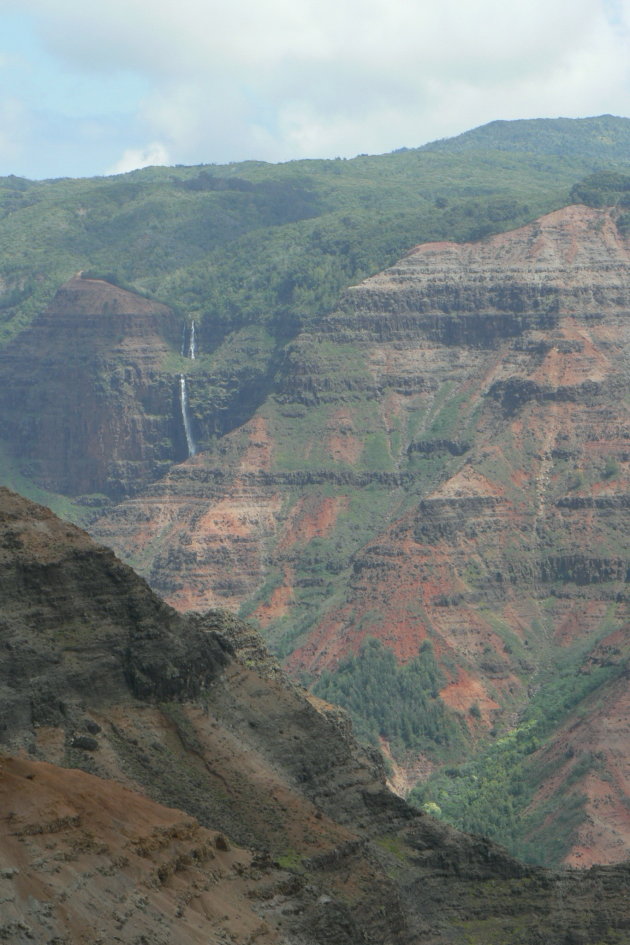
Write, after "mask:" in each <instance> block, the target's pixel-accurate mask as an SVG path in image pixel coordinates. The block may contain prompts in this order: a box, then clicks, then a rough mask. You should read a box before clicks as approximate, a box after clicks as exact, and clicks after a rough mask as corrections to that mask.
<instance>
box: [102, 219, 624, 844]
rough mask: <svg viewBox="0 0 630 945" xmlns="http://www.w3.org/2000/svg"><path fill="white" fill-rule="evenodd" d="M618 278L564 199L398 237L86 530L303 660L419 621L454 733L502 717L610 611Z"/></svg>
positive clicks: (167, 587) (615, 574)
mask: <svg viewBox="0 0 630 945" xmlns="http://www.w3.org/2000/svg"><path fill="white" fill-rule="evenodd" d="M629 275H630V259H629V251H628V243H627V240H626V239H625V238H624V237H623V236H622V235H621V234H620V232H619V231H618V230H617V227H616V225H615V220H614V214H613V213H611V212H610V211H606V210H596V209H591V208H586V207H580V206H571V207H567V208H566V209H564V210H561V211H557V212H555V213H553V214H551V215H549V216H547V217H543V218H541V219H540V220H538V221H536V222H535V223H534V224H531V225H529V226H527V227H523V228H521V229H519V230H516V231H512V232H510V233H507V234H501V235H498V236H494V237H488V238H486V239H485V240H482V241H480V242H478V243H474V244H448V243H441V244H426V245H423V246H420V247H418V248H417V249H415V250H412V251H411V252H410V253H409V254H408V255H407V256H406V257H404V258H403V259H402V260H401V261H400V262H399V263H398V264H397V265H396V266H394V267H392V268H391V269H389V270H386V271H385V272H383V273H382V274H379V275H377V276H375V277H372V278H370V279H368V280H366V281H365V282H363V283H361V284H359V285H357V286H355V287H352V288H350V289H349V290H348V291H347V292H346V294H345V295H344V297H343V298H342V300H341V303H340V306H339V308H338V310H337V311H336V312H333V313H332V314H331V315H330V316H327V317H325V318H323V319H322V320H321V323H320V325H319V326H318V328H317V331H311V332H302V333H301V334H299V335H298V336H297V337H296V339H295V340H294V341H293V342H292V343H291V344H290V345H289V346H288V350H287V354H286V362H285V365H284V370H283V372H282V375H281V376H280V377H279V378H278V381H277V385H276V388H275V389H274V391H273V393H272V395H271V396H270V397H269V398H268V399H267V400H266V402H265V403H264V404H263V405H262V406H261V407H260V408H259V409H258V410H257V411H256V412H255V414H254V416H253V417H252V418H251V420H249V421H247V422H246V423H245V424H243V425H241V426H240V427H238V428H237V429H235V430H234V431H233V432H231V433H229V434H228V435H226V436H224V437H221V438H220V439H219V440H218V441H217V444H216V446H215V447H214V448H208V449H205V450H204V451H203V453H202V454H200V455H198V456H196V457H194V458H193V459H190V460H188V461H187V462H184V463H181V464H178V465H176V466H174V467H173V468H172V469H171V470H170V471H169V473H168V474H167V475H165V476H164V477H163V478H161V479H160V480H159V481H157V482H155V483H153V484H152V485H150V486H149V487H148V488H147V489H145V491H144V492H143V493H142V494H141V495H139V496H137V497H132V498H129V499H127V500H125V501H123V502H122V503H119V504H118V505H117V506H115V507H113V508H111V509H110V510H108V512H107V514H106V515H105V516H104V517H102V518H101V519H99V520H97V521H95V522H94V523H93V525H92V526H91V528H92V531H93V533H94V534H95V535H96V536H98V537H99V538H100V539H101V540H103V541H105V542H106V543H107V544H109V545H111V546H112V547H113V548H115V549H116V550H117V551H118V553H120V554H121V555H122V556H123V557H124V558H126V560H129V561H131V562H132V563H133V564H134V566H135V567H136V568H137V569H138V570H139V571H140V573H143V574H144V575H145V576H146V577H147V578H148V580H149V581H150V583H151V584H152V586H154V587H155V588H156V589H157V590H158V591H159V592H160V593H161V594H163V595H164V597H165V598H166V599H167V600H168V601H169V602H170V603H171V604H173V605H174V606H176V607H178V608H179V609H181V610H189V609H193V610H204V609H206V608H207V607H216V606H220V607H227V608H230V609H233V610H236V609H239V610H240V613H241V614H243V615H246V616H250V617H252V618H254V619H255V620H257V621H258V622H259V624H260V625H261V626H262V627H263V628H264V629H265V634H266V636H267V638H268V639H269V640H270V641H271V642H272V644H273V645H274V647H275V648H276V649H277V651H278V652H279V653H281V654H283V655H284V656H285V657H286V665H287V667H288V668H289V669H290V670H291V671H292V672H293V673H294V674H298V675H299V674H306V676H304V678H307V679H313V677H317V676H319V675H320V674H321V673H322V672H323V671H325V670H332V671H333V672H334V670H335V668H336V667H337V666H338V665H339V662H340V661H341V660H343V659H344V657H346V656H347V655H348V654H352V653H355V654H356V653H358V652H359V649H360V647H361V645H362V643H363V642H364V641H365V640H366V639H367V638H377V639H379V640H381V641H382V642H383V644H384V645H385V646H387V647H389V648H391V649H393V650H394V652H395V653H396V656H397V658H398V660H399V661H401V662H403V663H404V662H406V661H408V660H410V659H412V658H413V657H414V656H415V655H416V654H417V653H418V650H419V647H420V646H421V645H422V643H423V642H424V641H426V640H429V641H430V642H431V643H432V645H433V647H434V649H435V652H436V654H437V657H438V660H439V662H440V663H441V665H442V667H443V671H444V676H445V678H444V682H443V685H442V688H441V690H440V697H441V699H442V701H443V702H444V704H445V705H446V706H447V707H448V708H449V709H451V710H453V712H455V713H457V714H458V716H459V717H460V718H461V719H462V720H463V722H464V725H465V728H466V730H467V733H468V737H469V738H470V739H472V740H475V739H479V738H483V737H484V732H488V731H489V730H491V729H492V730H494V731H501V730H504V729H505V727H506V725H508V723H509V721H510V719H515V718H518V717H519V714H521V713H522V712H523V711H524V709H525V707H526V706H527V705H528V703H529V701H530V696H531V691H532V690H533V689H534V688H536V687H543V688H544V687H545V686H549V685H550V683H551V682H552V681H553V675H554V673H555V672H556V667H557V665H558V661H560V662H561V661H562V660H563V659H564V658H565V654H566V656H571V657H574V656H575V654H578V652H580V653H581V652H582V650H584V654H583V656H582V657H580V659H588V654H589V653H590V651H591V650H592V648H593V647H594V646H596V645H597V644H599V642H600V639H602V638H605V637H606V635H607V634H610V633H614V632H616V631H618V629H619V628H621V627H623V626H624V624H625V623H627V621H628V595H627V583H628V573H629V565H628V561H629V550H628V538H627V536H628V528H627V509H628V505H629V502H628V460H629V458H630V447H629V440H628V436H629V433H628V431H629V430H630V424H629V422H628V420H629V418H628V400H627V390H628V385H627V380H628V376H629V372H628V341H629V339H628V319H627V311H628V310H629V307H630V298H629V291H630V290H629V286H630V280H629V278H628V277H629ZM602 645H603V644H602ZM580 665H582V664H580ZM575 672H576V675H577V677H578V678H579V673H582V675H583V669H578V668H577V667H576V670H575ZM616 705H617V704H616ZM618 709H619V712H620V713H621V718H622V719H623V722H622V723H621V725H622V732H623V737H624V738H627V737H628V732H629V725H630V719H629V716H628V707H627V703H626V701H625V699H624V698H621V700H620V702H619V703H618ZM600 739H601V741H598V746H599V750H600V753H601V754H602V758H601V759H600V761H601V765H600V767H602V771H601V772H600V774H601V775H603V776H604V777H605V779H608V780H609V783H610V789H609V793H610V794H611V798H610V800H609V801H608V803H610V804H611V805H612V806H613V807H614V808H615V810H616V811H617V815H616V817H615V827H614V828H611V829H612V830H613V833H614V837H613V838H612V839H611V841H610V842H606V843H604V845H603V846H604V847H605V850H604V849H603V848H602V850H601V853H600V855H601V856H602V857H603V858H606V857H608V856H611V855H612V856H613V857H615V858H621V859H623V858H624V857H625V856H627V849H628V841H629V838H630V818H629V815H628V812H627V808H624V806H623V799H624V798H625V797H627V795H628V786H629V784H628V776H629V772H628V769H627V764H626V763H625V761H624V760H623V759H622V758H620V757H619V754H618V752H617V751H616V750H615V749H614V747H613V746H608V744H607V736H606V735H605V734H603V733H600ZM580 757H581V755H580V754H579V753H578V754H577V755H576V756H575V759H574V762H573V763H575V761H576V760H577V759H579V758H580ZM416 763H417V762H416ZM572 766H573V765H572V764H569V765H568V769H569V770H570V769H571V768H572ZM567 773H568V771H565V776H566V774H567ZM563 780H566V778H564V779H563V778H562V777H560V776H558V784H559V785H561V783H562V782H563ZM595 780H597V779H595ZM591 781H592V777H591ZM591 781H589V779H588V778H585V779H582V780H581V781H580V790H583V791H584V792H585V796H586V797H589V798H590V800H589V802H588V803H589V805H590V807H591V808H592V807H593V805H595V804H596V800H597V793H598V791H599V790H600V788H599V787H589V785H590V784H591ZM591 795H592V796H591ZM613 798H614V800H613ZM592 816H593V815H589V816H588V817H587V822H588V823H590V822H591V819H592ZM595 819H597V818H595ZM584 829H586V828H584ZM591 833H592V831H591ZM582 847H583V844H582V843H581V842H580V840H579V837H577V836H576V838H575V843H574V845H573V846H570V847H569V848H568V849H567V850H566V851H565V853H564V858H565V860H566V862H572V863H573V862H577V861H578V860H579V857H580V856H584V855H586V857H587V860H589V859H590V858H592V857H595V858H597V855H598V854H597V853H596V852H594V850H592V851H591V853H588V854H584V852H583V850H582ZM613 849H614V850H615V851H616V852H614V853H612V852H611V851H612V850H613ZM580 851H581V852H580Z"/></svg>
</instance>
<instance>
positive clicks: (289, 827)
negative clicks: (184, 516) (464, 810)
mask: <svg viewBox="0 0 630 945" xmlns="http://www.w3.org/2000/svg"><path fill="white" fill-rule="evenodd" d="M0 549H1V555H2V565H3V567H2V571H3V573H5V571H6V573H7V575H9V576H10V580H9V577H8V578H7V580H6V582H5V584H4V585H3V588H2V590H3V614H2V623H1V624H0V680H1V682H0V700H1V703H2V717H3V719H8V720H9V724H7V725H6V726H5V728H4V729H3V730H2V732H1V733H0V744H1V749H2V758H1V759H0V800H1V802H2V809H3V810H4V811H5V812H6V815H5V817H4V818H3V819H2V824H1V826H0V836H1V838H2V842H1V843H0V891H1V894H2V899H3V910H2V915H1V917H0V930H1V934H2V936H3V938H4V939H6V940H8V941H11V942H16V943H22V942H24V943H26V942H29V941H32V940H33V938H37V940H38V941H42V942H51V943H52V942H54V941H59V940H62V941H63V940H66V941H78V940H86V941H97V940H103V939H104V937H105V936H108V937H111V938H112V939H115V938H117V937H118V938H121V940H128V941H131V940H134V941H136V940H137V941H141V940H143V941H145V942H155V943H156V945H157V943H166V942H170V941H177V942H182V943H184V945H197V943H201V942H210V943H216V945H218V943H220V942H223V941H225V940H226V939H229V940H230V941H232V942H235V943H236V945H247V943H251V942H252V941H260V942H264V943H269V945H273V943H278V945H304V943H308V945H333V943H335V945H338V943H345V945H365V943H368V945H369V943H373V945H380V943H383V942H389V943H391V945H423V943H426V945H429V943H430V945H453V943H455V945H460V943H461V945H463V943H464V942H466V943H468V945H487V943H488V942H494V941H496V942H497V943H498V942H499V941H501V942H506V943H509V945H532V943H537V942H542V941H544V940H545V936H549V935H550V934H551V935H553V938H554V941H558V942H567V943H568V942H575V941H580V942H581V943H583V945H595V943H598V945H600V943H601V945H615V943H617V942H618V941H620V936H621V937H622V938H623V936H624V935H625V934H626V933H627V930H628V929H629V928H630V914H629V913H628V908H627V896H626V892H627V888H628V871H627V869H625V868H622V867H619V868H617V869H612V868H609V869H607V870H606V869H594V870H591V871H589V873H586V874H576V875H573V876H569V877H567V876H566V875H560V874H555V873H553V872H550V871H548V870H542V869H534V868H531V867H524V866H522V865H521V864H519V863H517V862H516V861H514V860H513V859H511V858H510V857H509V856H508V855H507V854H506V853H505V852H504V851H503V850H501V849H500V848H497V847H495V846H493V845H492V844H491V843H489V842H488V841H487V840H483V839H478V838H474V837H471V836H467V835H462V834H458V833H457V832H455V831H453V830H451V829H450V828H448V827H446V826H445V825H442V824H439V823H437V822H435V821H432V820H431V819H430V818H428V817H426V816H423V815H421V814H420V813H419V812H417V811H414V810H412V809H411V808H409V807H408V806H407V805H406V804H405V802H404V801H402V800H401V799H400V798H397V797H395V796H394V795H392V794H390V793H389V792H388V791H387V789H386V788H385V785H384V777H383V771H382V768H381V767H380V766H379V764H378V763H377V761H376V759H375V758H373V757H371V756H370V755H369V754H368V753H366V752H365V751H364V750H363V749H361V748H360V747H359V746H358V745H357V744H356V742H355V741H354V740H353V738H352V736H351V733H350V731H349V729H348V726H347V721H345V720H343V719H342V720H340V718H339V713H338V712H337V711H335V710H332V709H331V708H330V707H326V706H325V705H321V704H318V703H317V700H314V699H312V698H309V697H308V696H307V694H306V693H305V692H304V690H301V689H299V688H297V687H295V686H293V685H292V684H290V683H288V682H287V681H286V680H285V679H284V678H283V677H282V674H281V673H279V671H277V670H276V671H273V670H272V667H271V662H270V660H269V657H268V656H267V655H266V654H265V653H264V650H263V647H262V644H261V643H260V641H259V640H257V639H256V635H255V632H254V631H253V629H251V628H249V629H248V628H242V627H240V625H239V624H238V622H237V621H236V620H235V619H234V618H233V617H229V616H225V615H223V614H220V613H212V614H208V615H205V616H200V615H191V616H188V617H182V616H180V615H178V614H177V613H175V612H174V611H172V610H171V609H170V608H169V607H167V606H166V605H164V604H163V603H161V602H160V601H159V600H157V599H156V598H155V597H154V596H153V595H152V593H151V592H150V591H149V589H148V588H147V586H146V584H144V582H142V581H140V580H139V579H138V578H136V577H135V576H134V575H133V573H132V572H131V571H130V570H129V569H128V568H127V567H125V566H124V565H122V564H121V563H120V562H117V561H116V560H115V559H114V558H113V556H112V555H111V553H110V552H108V551H106V550H104V549H101V548H98V547H96V546H94V545H93V544H92V543H91V542H90V540H89V539H88V537H87V535H86V534H85V533H84V532H81V531H79V530H78V529H75V528H73V527H71V526H68V525H66V524H64V523H62V522H60V521H58V520H56V519H55V518H54V517H53V516H52V515H51V514H50V513H49V512H48V511H47V510H44V509H42V508H41V507H37V506H33V505H32V504H31V503H27V502H26V501H24V500H22V499H20V498H19V497H17V496H15V495H13V494H10V493H7V492H6V490H0ZM79 563H80V567H79V566H78V564H79ZM130 650H131V656H129V651H130ZM606 652H607V651H606ZM602 654H603V655H605V654H604V651H602ZM130 658H131V659H132V662H133V665H134V667H136V669H137V668H138V667H140V671H141V674H142V677H143V683H142V685H141V686H140V688H138V686H137V677H136V674H135V673H129V672H128V671H127V668H128V660H129V659H130ZM33 673H35V676H34V677H33V675H32V674H33ZM38 693H50V694H51V695H52V694H54V695H55V697H56V701H54V700H52V701H51V700H49V701H48V702H47V710H46V712H45V713H42V712H41V711H40V710H39V708H38V707H37V705H36V696H37V694H38ZM16 704H23V705H24V706H26V705H27V704H28V705H30V711H26V710H25V711H23V712H21V713H17V714H16V713H11V710H10V709H9V712H8V713H7V706H11V705H16ZM16 753H19V755H20V757H19V758H18V757H15V754H16ZM165 804H166V805H168V806H165ZM576 936H577V938H576Z"/></svg>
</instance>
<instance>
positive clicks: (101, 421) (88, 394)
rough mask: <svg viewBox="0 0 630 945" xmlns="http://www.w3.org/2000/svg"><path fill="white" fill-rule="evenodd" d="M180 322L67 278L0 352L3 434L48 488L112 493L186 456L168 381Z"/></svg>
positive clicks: (110, 289) (103, 285)
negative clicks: (168, 365)
mask: <svg viewBox="0 0 630 945" xmlns="http://www.w3.org/2000/svg"><path fill="white" fill-rule="evenodd" d="M180 334H181V320H180V319H179V318H177V317H176V316H175V314H174V313H173V312H172V311H171V310H170V309H168V308H167V307H166V306H164V305H159V304H157V303H155V302H150V301H148V300H147V299H144V298H142V297H141V296H139V295H137V294H135V293H132V292H127V291H125V290H124V289H120V288H118V287H117V286H114V285H111V284H110V283H108V282H104V281H102V280H99V279H82V278H80V277H77V278H74V279H72V280H70V282H68V283H66V284H65V285H64V286H62V287H61V288H60V289H59V291H58V292H57V294H56V296H55V298H54V300H53V302H52V304H51V305H50V307H49V308H47V309H46V310H45V311H44V312H42V313H41V315H39V316H38V317H37V318H36V319H35V320H34V321H33V323H32V324H31V326H30V327H29V329H28V330H27V331H25V332H23V333H22V334H20V335H19V336H18V337H17V338H16V339H15V340H14V341H13V343H12V344H11V345H9V346H8V347H6V348H5V349H3V351H2V353H1V354H0V379H1V383H0V390H1V393H0V416H1V417H2V429H3V436H4V438H5V439H6V440H7V441H8V442H9V443H10V444H11V448H12V450H13V451H14V453H15V454H16V455H17V457H18V458H19V460H20V463H21V464H22V466H23V468H25V470H26V471H27V473H28V474H29V475H30V477H31V478H32V479H34V480H35V481H36V482H37V483H39V484H40V485H42V486H44V487H45V488H47V489H50V490H51V491H54V492H61V493H64V494H66V495H71V496H76V495H81V494H89V493H105V494H106V495H109V496H112V497H116V498H121V497H123V496H125V495H127V494H129V493H133V492H136V491H138V489H140V488H142V486H143V485H146V484H147V483H148V482H150V481H151V480H153V479H154V478H156V477H157V476H159V475H160V474H161V472H163V471H164V470H165V469H166V468H168V467H169V466H170V465H171V464H172V462H173V461H174V460H175V459H178V458H181V457H182V456H185V455H186V452H185V441H183V429H182V423H181V415H180V413H179V405H178V398H177V384H176V381H177V377H176V375H175V374H173V373H168V372H167V371H166V370H165V359H166V358H167V356H168V355H169V353H172V352H173V349H175V350H179V335H180Z"/></svg>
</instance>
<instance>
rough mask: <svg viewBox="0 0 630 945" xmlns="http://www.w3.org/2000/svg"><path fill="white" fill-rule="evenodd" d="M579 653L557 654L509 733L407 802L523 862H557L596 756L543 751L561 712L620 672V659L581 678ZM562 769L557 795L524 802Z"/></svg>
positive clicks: (583, 703)
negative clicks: (559, 656) (482, 837)
mask: <svg viewBox="0 0 630 945" xmlns="http://www.w3.org/2000/svg"><path fill="white" fill-rule="evenodd" d="M590 646H591V648H592V647H593V641H592V640H591V641H590ZM585 655H586V654H585V652H584V650H583V649H581V650H580V649H576V650H575V651H574V652H573V653H572V654H569V656H568V657H567V655H566V654H565V655H564V656H563V659H562V661H561V662H560V661H558V665H556V666H554V667H553V669H552V670H551V671H550V672H549V673H548V674H547V676H546V678H544V679H543V680H542V681H541V685H540V688H539V689H538V691H537V692H536V694H535V695H534V696H533V698H532V700H531V702H530V705H529V707H528V709H527V711H526V713H525V715H524V718H523V720H522V721H521V722H520V723H519V724H518V725H517V726H516V727H515V728H514V729H512V730H511V731H509V732H507V733H506V734H504V735H503V736H501V737H499V738H497V739H496V741H494V742H493V743H492V744H491V745H489V746H488V747H487V748H486V749H485V750H484V751H482V752H481V753H480V754H479V755H478V756H477V757H476V758H475V759H474V760H473V761H471V762H469V763H467V764H462V765H451V766H449V767H446V768H443V769H442V770H441V771H439V772H438V773H436V774H435V775H433V776H432V777H431V778H430V779H429V780H428V781H427V782H426V783H424V784H422V785H419V786H418V787H416V788H415V789H414V791H413V792H412V794H411V797H410V800H411V802H412V803H414V804H416V805H417V806H419V807H421V808H423V809H424V810H426V811H427V812H429V813H431V814H433V815H434V816H438V817H440V818H441V819H443V820H445V821H446V822H447V823H450V824H452V825H453V826H455V827H458V828H459V829H461V830H466V831H469V832H470V833H477V834H483V835H485V836H488V837H490V838H491V839H493V840H495V841H496V842H498V843H501V844H502V845H504V846H506V847H507V848H508V849H509V850H510V852H511V853H513V854H514V855H515V856H518V857H520V858H522V859H524V860H525V861H527V862H531V863H540V864H542V865H545V866H550V865H557V864H559V863H560V862H561V861H562V858H563V856H564V855H565V853H566V852H567V850H568V849H569V848H570V846H571V842H572V838H573V836H574V834H575V830H576V828H577V827H578V826H579V824H580V823H581V821H582V819H583V816H584V812H583V802H584V798H583V796H582V794H581V792H580V781H581V778H582V777H583V776H584V775H585V774H586V773H587V772H588V771H590V770H591V769H593V768H595V769H596V768H597V767H598V765H599V763H600V759H599V758H598V757H597V755H595V754H593V753H592V752H585V753H584V754H582V755H579V756H577V757H574V756H573V754H571V753H567V754H564V755H562V754H560V755H558V752H557V750H555V751H552V750H550V749H551V745H552V740H553V737H554V734H555V733H556V732H557V730H558V727H559V726H560V725H561V724H562V723H563V722H564V721H565V720H566V718H567V717H568V715H569V713H572V714H573V715H574V716H575V715H576V714H577V715H579V713H580V709H581V707H584V708H586V707H587V706H592V703H593V701H594V700H596V699H597V698H598V694H599V692H600V691H601V690H602V687H604V686H605V685H606V684H607V683H610V682H611V681H612V680H613V679H615V678H617V677H618V676H620V675H621V674H622V673H623V672H625V671H626V667H627V660H626V661H625V662H624V661H623V660H622V661H620V662H618V663H616V664H615V663H611V664H609V665H596V666H593V667H592V668H590V670H589V672H588V673H585V672H582V671H581V667H582V665H583V663H584V659H585ZM587 700H588V701H587ZM565 766H566V770H565V773H564V777H563V779H562V784H561V785H560V787H561V791H559V792H558V793H556V794H552V795H551V796H550V797H549V798H547V799H546V800H545V801H544V803H540V804H534V805H532V800H533V799H534V796H535V794H536V790H537V788H538V786H539V785H540V784H541V783H543V782H544V781H545V780H547V779H548V778H550V776H551V775H553V774H554V773H555V772H557V771H558V770H559V769H560V768H562V767H565ZM530 805H531V806H530Z"/></svg>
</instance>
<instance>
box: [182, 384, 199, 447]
mask: <svg viewBox="0 0 630 945" xmlns="http://www.w3.org/2000/svg"><path fill="white" fill-rule="evenodd" d="M179 405H180V407H181V409H182V420H183V421H184V433H185V434H186V446H187V447H188V456H189V457H190V456H194V455H195V453H196V452H197V447H196V446H195V441H194V440H193V435H192V429H191V426H190V415H189V413H188V391H187V390H186V378H185V377H184V375H183V374H180V375H179Z"/></svg>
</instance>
